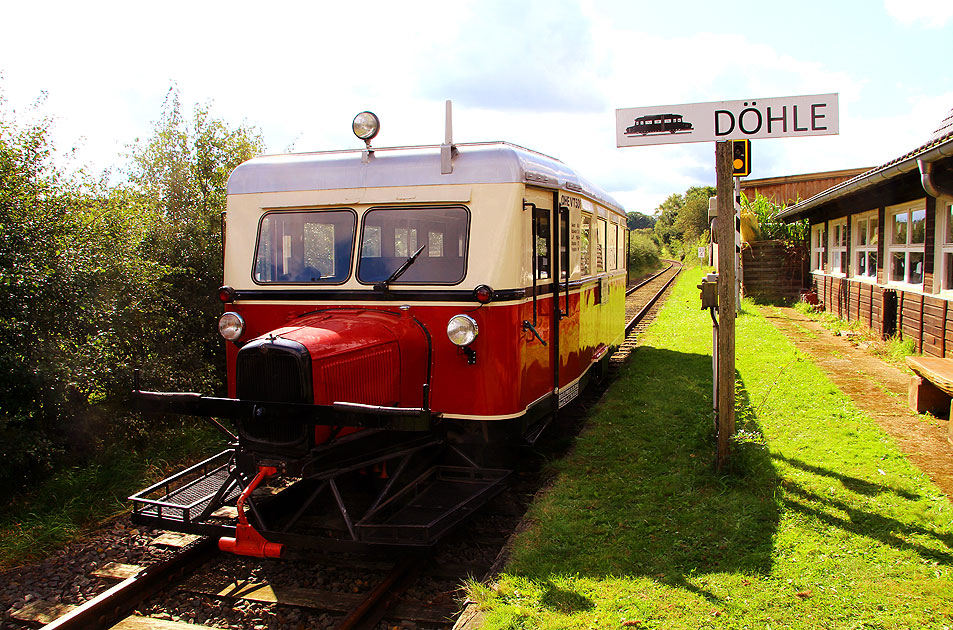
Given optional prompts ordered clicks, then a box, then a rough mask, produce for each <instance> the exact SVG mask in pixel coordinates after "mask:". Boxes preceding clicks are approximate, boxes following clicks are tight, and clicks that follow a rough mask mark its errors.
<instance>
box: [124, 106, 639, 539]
mask: <svg viewBox="0 0 953 630" xmlns="http://www.w3.org/2000/svg"><path fill="white" fill-rule="evenodd" d="M361 116H363V118H361ZM361 116H359V119H356V124H355V127H356V129H358V128H359V127H360V125H358V124H357V123H359V122H361V120H364V119H366V120H368V121H370V123H371V124H375V123H376V117H371V116H372V115H370V114H368V113H364V114H362V115H361ZM373 133H374V131H373V129H371V130H370V131H368V132H367V133H366V135H368V136H372V135H373ZM367 142H368V146H367V148H366V149H363V150H355V151H336V152H324V153H304V154H287V155H275V156H267V157H259V158H255V159H252V160H250V161H248V162H245V163H244V164H242V165H241V166H239V167H238V168H237V169H236V170H235V171H234V172H233V173H232V175H231V177H230V179H229V182H228V198H227V221H226V226H227V227H226V229H225V270H224V286H223V287H222V289H221V291H220V297H221V299H222V300H223V302H224V303H225V307H226V308H225V310H226V312H225V314H224V315H223V316H222V319H221V321H220V326H219V328H220V331H221V333H222V335H223V336H224V337H225V339H226V340H227V342H226V343H227V365H228V396H229V397H228V398H212V397H205V396H199V395H198V394H184V393H155V392H145V391H139V390H138V385H137V392H136V396H137V398H138V399H139V400H140V401H141V403H142V404H143V405H144V406H146V407H149V408H154V409H155V408H161V409H166V410H176V411H180V412H186V413H194V414H200V415H208V416H215V417H219V418H230V419H231V420H232V421H233V423H234V427H235V429H234V430H235V441H234V442H233V443H232V445H231V447H230V449H228V450H227V451H225V452H223V454H220V456H218V459H215V458H213V460H214V461H213V460H209V462H205V463H203V465H204V466H205V467H204V468H202V469H195V470H191V471H190V474H189V475H186V476H183V477H181V478H178V479H173V480H171V481H170V480H167V482H163V483H167V485H165V486H162V485H161V484H157V486H154V487H152V488H150V489H147V490H146V491H143V492H142V493H140V494H139V495H136V496H135V497H133V500H134V502H135V504H136V509H135V516H136V517H137V518H138V519H139V520H142V521H147V522H158V523H161V524H162V525H163V526H165V527H174V528H178V529H183V530H186V531H198V532H204V533H210V532H214V533H221V534H222V535H223V541H224V542H223V543H222V547H223V548H227V549H230V550H233V551H237V552H239V553H251V554H256V555H277V554H279V553H280V549H281V545H282V544H293V543H296V542H298V541H299V540H300V539H296V538H294V537H293V536H292V535H291V534H287V533H285V532H288V531H292V529H293V528H290V527H287V526H284V525H283V526H282V528H281V530H282V531H278V528H276V527H274V526H273V525H271V524H268V523H265V522H264V519H263V518H262V520H261V521H260V522H258V523H254V524H250V523H249V522H248V521H247V519H246V517H245V513H244V502H246V501H249V500H251V499H250V495H251V491H252V490H253V489H254V487H255V486H256V485H258V484H259V483H261V482H262V481H263V480H264V479H266V478H268V479H270V480H271V481H272V482H274V481H275V480H276V479H278V478H281V477H286V478H288V479H289V480H291V482H292V483H291V486H292V487H293V486H295V485H300V484H299V482H305V483H304V485H305V486H306V487H307V488H309V489H310V490H308V491H294V492H282V493H278V495H279V496H280V495H281V494H289V495H291V496H293V497H295V498H292V499H289V500H288V501H286V503H287V504H288V505H287V506H286V509H289V508H290V509H291V510H292V511H296V510H298V509H300V510H304V508H303V507H300V508H299V507H298V506H299V505H300V506H304V505H305V504H306V503H307V504H309V505H310V503H309V502H314V500H315V499H314V497H316V496H318V495H322V494H323V495H326V497H325V498H326V499H327V501H329V502H330V505H331V508H330V512H332V513H334V515H335V519H336V520H337V521H338V523H337V527H338V529H339V530H340V531H342V532H345V534H344V538H347V539H350V540H353V541H357V542H367V543H382V544H387V543H395V544H407V543H408V542H409V543H410V544H414V541H416V540H425V541H428V542H429V541H430V540H432V539H433V538H434V536H435V535H436V534H439V533H440V532H441V531H443V530H445V529H446V528H447V527H448V526H449V524H451V523H453V522H456V516H448V517H446V518H445V519H444V520H442V521H440V522H439V523H438V524H436V525H432V524H431V525H430V526H428V527H427V528H426V532H425V533H423V534H421V533H420V531H419V530H412V529H411V530H409V529H408V527H409V525H408V522H413V523H416V521H415V518H416V517H415V516H413V514H417V513H418V512H419V511H420V510H419V509H417V508H420V506H419V505H416V504H414V503H413V501H414V500H416V501H418V503H419V501H421V499H419V497H420V496H423V495H427V494H428V493H430V494H431V495H433V494H435V493H436V494H439V493H440V492H446V493H449V494H450V495H453V494H454V493H456V492H459V494H460V497H462V498H461V502H462V503H467V502H468V501H471V499H470V498H468V497H469V495H468V493H476V494H479V495H480V496H488V495H490V494H492V491H493V489H494V488H496V487H497V486H498V485H499V483H501V480H502V478H503V477H504V476H505V472H504V473H499V474H497V473H494V472H492V471H499V469H498V468H492V469H491V468H484V467H485V466H491V465H495V466H500V465H503V464H505V461H503V460H502V458H501V457H500V456H501V454H503V453H505V452H507V451H508V447H510V446H513V445H517V444H519V443H520V442H521V441H522V442H525V441H526V440H528V439H529V440H531V439H533V438H534V436H535V434H536V433H538V430H539V428H540V427H542V426H544V425H545V423H546V421H547V418H550V417H551V416H552V414H553V413H554V412H556V411H557V410H558V409H559V408H560V407H562V406H563V405H565V404H567V403H568V402H570V401H571V400H572V399H573V398H575V397H576V396H577V395H578V393H579V391H580V388H582V387H583V386H584V385H585V384H586V382H587V380H588V379H589V378H591V377H592V376H593V375H598V374H599V373H600V372H601V371H602V370H603V369H604V367H605V365H606V363H607V360H608V357H609V355H610V354H611V352H612V349H613V348H614V347H616V346H618V345H619V344H620V343H621V342H622V340H623V337H624V326H625V322H624V302H625V288H626V243H627V234H626V223H625V213H624V211H623V209H622V208H621V207H620V206H619V205H618V204H617V203H616V202H614V201H613V200H612V199H611V198H610V197H609V196H608V195H607V194H606V193H604V192H603V191H602V190H600V189H599V188H598V187H597V186H595V185H593V184H592V183H590V182H589V181H587V180H585V179H583V178H582V177H581V176H580V175H578V174H577V173H576V172H575V171H573V170H572V169H570V168H569V167H567V166H566V165H565V164H563V163H562V162H560V161H558V160H556V159H553V158H550V157H547V156H545V155H542V154H540V153H536V152H534V151H530V150H527V149H524V148H521V147H518V146H514V145H512V144H507V143H502V142H499V143H480V144H457V145H452V144H451V143H450V142H448V143H446V144H444V145H439V146H432V147H414V148H398V149H372V148H370V141H369V140H367ZM438 450H439V451H440V452H441V453H442V455H439V456H436V455H433V453H435V452H437V451H438ZM424 453H427V454H428V455H427V456H423V455H422V454H424ZM447 453H450V455H447ZM448 458H449V459H448ZM422 460H426V462H427V463H426V465H416V466H415V465H413V464H411V463H409V462H411V461H414V462H419V461H422ZM449 460H452V461H449ZM435 469H436V470H435ZM368 471H374V472H372V473H371V474H372V475H377V478H378V479H387V483H386V484H384V485H386V486H387V488H384V489H383V490H382V492H381V493H379V494H378V495H377V497H376V499H375V500H372V501H370V502H369V503H370V505H366V504H365V505H362V507H360V508H354V507H352V506H349V505H347V499H346V497H344V495H345V494H346V493H343V492H340V491H339V490H340V488H339V486H341V487H343V486H344V485H346V482H345V481H344V479H345V477H346V476H347V475H364V476H366V475H368ZM377 471H384V472H383V474H382V473H380V472H377ZM401 475H403V476H404V477H405V479H404V481H399V482H398V481H397V480H396V478H395V477H399V476H401ZM428 475H429V476H428ZM411 477H413V479H411ZM475 477H476V478H479V479H480V481H479V482H474V478H475ZM196 478H198V479H199V482H195V481H194V479H196ZM461 479H462V480H463V481H461ZM196 483H199V484H200V485H201V484H204V485H201V489H196V486H195V484H196ZM381 483H383V482H381ZM190 484H191V485H190ZM411 485H413V488H412V490H408V489H407V488H408V487H409V486H411ZM475 486H478V487H479V490H478V491H475V490H473V488H474V487H475ZM181 487H191V490H190V491H189V492H187V493H186V492H184V491H182V490H180V488H181ZM407 492H410V494H412V495H414V496H416V497H418V499H414V500H409V499H407V497H403V498H402V499H401V498H399V497H400V496H401V495H403V494H406V493H407ZM177 493H181V494H183V497H184V496H185V495H187V496H188V497H189V498H188V501H189V502H190V503H189V505H188V507H183V506H182V503H183V502H185V501H186V499H185V498H182V499H181V501H179V500H177V499H176V497H177V496H178V495H177ZM299 495H300V496H299ZM196 496H201V497H203V501H205V502H204V503H201V502H199V503H196V501H197V499H196V498H195V497H196ZM236 499H237V500H238V502H239V505H238V507H239V510H238V513H239V514H238V519H239V522H238V523H237V524H229V523H225V524H223V523H221V522H217V524H216V522H215V519H213V518H211V516H212V514H213V512H215V510H216V509H218V508H220V507H221V506H222V505H224V504H227V503H230V502H232V503H233V502H235V500H236ZM472 501H474V502H477V503H478V502H479V501H480V499H479V498H474V499H472ZM408 502H409V503H408ZM193 503H195V505H193ZM365 503H367V502H365ZM414 505H416V507H414ZM408 506H410V507H408ZM465 507H466V510H469V509H470V507H472V506H471V505H470V504H469V503H467V505H466V506H465ZM415 509H417V512H414V510H415ZM421 509H422V508H421ZM355 512H356V513H357V514H355ZM252 513H253V516H255V518H259V516H257V515H258V511H257V510H252ZM282 514H283V512H282ZM362 515H363V516H362ZM276 518H278V517H276ZM281 519H285V520H284V521H283V522H286V521H287V519H286V517H284V516H282V517H280V519H279V520H281ZM342 520H343V523H342ZM385 521H386V523H390V524H395V523H396V525H394V527H391V528H388V526H387V525H385V524H384V523H385ZM329 528H331V529H333V527H331V526H329ZM398 530H399V531H398ZM395 532H396V533H395ZM289 536H291V537H290V538H289ZM236 539H237V540H236ZM269 545H271V546H269ZM275 545H277V546H275Z"/></svg>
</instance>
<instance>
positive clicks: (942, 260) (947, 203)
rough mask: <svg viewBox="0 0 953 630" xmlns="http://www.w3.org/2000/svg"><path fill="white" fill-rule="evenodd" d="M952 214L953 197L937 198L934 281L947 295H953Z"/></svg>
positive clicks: (939, 291)
mask: <svg viewBox="0 0 953 630" xmlns="http://www.w3.org/2000/svg"><path fill="white" fill-rule="evenodd" d="M941 209H942V212H941ZM951 215H953V197H942V196H941V197H939V198H937V200H936V212H935V216H936V221H935V228H934V229H935V233H934V239H933V243H934V245H933V248H934V265H933V270H934V275H933V282H934V286H935V288H936V292H937V293H940V294H943V295H947V296H949V295H953V217H951ZM948 237H949V238H948ZM937 270H939V273H937ZM945 285H949V286H945Z"/></svg>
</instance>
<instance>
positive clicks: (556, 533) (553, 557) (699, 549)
mask: <svg viewBox="0 0 953 630" xmlns="http://www.w3.org/2000/svg"><path fill="white" fill-rule="evenodd" d="M738 391H739V394H740V404H741V405H742V408H743V410H744V412H743V413H740V414H739V423H738V426H739V428H743V434H744V435H746V436H749V439H748V440H747V441H746V442H744V443H737V444H736V445H735V458H734V460H733V465H732V470H731V471H730V472H728V473H722V474H719V473H716V472H714V470H713V462H714V453H715V450H714V435H713V422H712V415H711V409H710V407H711V395H712V381H711V357H710V356H709V355H700V354H688V353H679V352H673V351H670V350H665V349H660V348H653V347H648V346H643V347H641V348H639V349H638V350H637V352H636V354H635V356H634V357H632V359H631V361H630V364H629V367H628V368H627V369H626V370H624V371H623V373H622V374H621V375H620V378H619V380H618V381H617V382H616V384H615V385H614V386H613V388H612V389H611V390H610V392H609V393H608V394H607V396H606V398H605V399H604V400H603V402H602V403H601V406H600V408H599V409H598V410H597V412H596V416H595V418H594V420H593V421H592V423H591V426H590V427H589V428H588V430H587V431H585V432H584V433H583V435H581V436H580V438H579V439H578V442H577V445H576V451H575V453H574V454H573V455H572V456H571V457H569V458H568V459H567V460H566V461H565V462H563V463H562V464H561V465H560V468H561V469H562V473H563V478H562V479H561V480H560V482H559V483H557V484H556V486H555V487H554V488H553V489H552V491H551V492H550V493H549V494H548V495H547V496H546V497H545V499H543V501H542V502H541V503H539V504H537V505H536V506H535V507H534V510H533V512H532V517H533V518H534V520H535V521H536V522H537V526H536V527H534V528H533V529H532V530H531V531H530V532H528V533H527V534H526V535H525V536H524V537H523V539H522V541H521V543H520V544H519V545H518V548H517V551H516V553H515V555H514V561H513V563H512V564H511V566H510V571H512V572H513V573H516V574H520V575H523V576H525V577H528V578H530V579H534V580H539V581H540V583H545V582H547V581H548V580H549V576H552V575H560V574H561V575H573V574H579V575H582V576H589V577H595V578H603V577H606V576H617V577H633V576H636V577H637V576H641V577H648V578H650V579H653V580H656V581H659V582H661V583H665V584H669V585H673V586H680V587H683V588H686V589H689V590H692V591H694V592H696V593H698V594H700V595H702V596H704V597H706V598H707V599H709V600H710V601H712V602H718V601H719V600H718V598H717V597H715V596H714V595H712V594H711V593H707V592H701V591H700V590H699V589H698V588H696V587H695V586H693V585H691V584H689V583H688V582H687V578H688V577H689V576H691V575H698V574H704V573H713V572H741V573H767V572H769V571H770V569H771V562H772V546H773V544H772V541H773V537H774V533H775V530H776V529H777V524H778V520H779V516H780V512H779V505H778V502H777V499H776V497H777V496H778V492H777V489H778V487H779V479H778V476H777V474H776V473H775V470H774V465H773V463H772V461H771V458H770V456H769V454H768V451H767V449H766V448H765V447H764V445H763V440H761V441H759V440H758V439H757V437H760V428H759V427H758V424H757V418H756V417H755V414H754V412H753V411H752V410H751V407H750V405H748V404H747V395H746V393H745V390H744V386H743V383H741V380H740V378H739V379H738Z"/></svg>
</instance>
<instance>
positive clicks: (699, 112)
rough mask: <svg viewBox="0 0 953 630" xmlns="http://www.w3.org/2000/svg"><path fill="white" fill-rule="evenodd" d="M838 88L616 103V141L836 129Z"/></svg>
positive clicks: (704, 138)
mask: <svg viewBox="0 0 953 630" xmlns="http://www.w3.org/2000/svg"><path fill="white" fill-rule="evenodd" d="M837 96H838V95H837V94H815V95H811V96H787V97H781V98H757V99H748V100H742V101H713V102H711V103H689V104H683V105H660V106H657V107H634V108H628V109H617V110H616V112H615V117H616V146H617V147H637V146H644V145H650V144H677V143H681V142H719V141H722V140H757V139H762V138H795V137H800V136H832V135H837V133H838V128H839V114H838V101H837Z"/></svg>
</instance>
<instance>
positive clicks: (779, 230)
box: [741, 192, 810, 247]
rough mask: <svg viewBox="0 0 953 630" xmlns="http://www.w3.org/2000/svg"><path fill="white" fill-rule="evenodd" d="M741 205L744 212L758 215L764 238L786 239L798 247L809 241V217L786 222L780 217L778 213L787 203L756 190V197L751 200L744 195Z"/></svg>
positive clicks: (770, 239) (768, 239) (767, 239)
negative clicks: (776, 200)
mask: <svg viewBox="0 0 953 630" xmlns="http://www.w3.org/2000/svg"><path fill="white" fill-rule="evenodd" d="M741 207H742V211H743V212H744V211H749V212H754V214H755V216H757V218H758V227H759V229H760V231H761V238H762V239H764V240H766V241H772V240H778V241H785V242H786V243H788V244H790V245H792V246H797V247H799V246H802V245H803V244H804V243H806V242H807V237H808V234H810V226H809V225H808V222H807V219H803V220H801V221H795V222H793V223H785V222H784V221H781V220H780V219H778V214H779V213H780V212H781V211H783V210H784V209H785V208H787V205H786V204H783V203H781V204H778V203H775V202H773V201H771V200H770V199H768V198H767V197H765V196H764V195H762V194H761V193H759V192H755V196H754V199H753V200H751V201H749V200H748V198H747V197H746V196H743V195H742V198H741Z"/></svg>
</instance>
